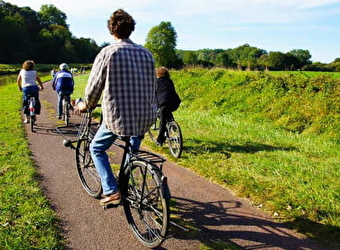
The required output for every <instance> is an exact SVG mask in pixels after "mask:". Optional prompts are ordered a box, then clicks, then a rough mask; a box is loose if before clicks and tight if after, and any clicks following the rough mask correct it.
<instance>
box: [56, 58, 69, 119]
mask: <svg viewBox="0 0 340 250" xmlns="http://www.w3.org/2000/svg"><path fill="white" fill-rule="evenodd" d="M59 68H60V71H58V72H57V73H56V74H55V76H54V78H53V82H52V87H53V89H54V90H55V91H56V92H57V94H58V104H57V117H58V119H59V120H60V119H61V117H62V116H61V115H62V113H63V102H62V97H63V95H68V96H70V95H71V94H72V93H73V89H74V80H73V75H72V74H71V72H69V71H68V65H67V64H66V63H62V64H60V66H59Z"/></svg>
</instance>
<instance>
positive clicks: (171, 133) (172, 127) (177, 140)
mask: <svg viewBox="0 0 340 250" xmlns="http://www.w3.org/2000/svg"><path fill="white" fill-rule="evenodd" d="M167 130H168V131H167V132H168V135H167V137H168V142H169V148H170V152H171V154H172V155H173V156H174V157H176V158H179V157H181V154H182V150H183V137H182V131H181V128H180V127H179V125H178V123H177V122H176V121H171V122H170V123H169V124H167Z"/></svg>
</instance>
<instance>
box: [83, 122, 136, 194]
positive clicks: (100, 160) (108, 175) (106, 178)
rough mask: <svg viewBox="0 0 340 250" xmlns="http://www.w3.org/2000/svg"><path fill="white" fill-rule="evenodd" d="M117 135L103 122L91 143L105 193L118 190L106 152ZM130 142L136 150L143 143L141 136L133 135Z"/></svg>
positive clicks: (92, 154)
mask: <svg viewBox="0 0 340 250" xmlns="http://www.w3.org/2000/svg"><path fill="white" fill-rule="evenodd" d="M117 137H118V136H117V135H116V134H114V133H113V132H112V131H111V130H109V129H107V128H106V126H105V125H104V124H102V125H101V126H100V127H99V129H98V131H97V133H96V135H95V136H94V138H93V140H92V142H91V145H90V152H91V156H92V159H93V162H94V165H95V166H96V169H97V171H98V173H99V176H100V180H101V183H102V187H103V194H104V195H109V194H112V193H115V192H117V191H118V185H117V179H116V177H115V176H114V174H113V172H112V169H111V166H110V162H109V157H108V155H107V153H106V150H108V149H109V148H110V147H111V145H112V144H113V142H114V141H115V140H116V139H117ZM130 143H131V146H132V148H133V149H134V150H135V149H137V150H138V149H139V147H140V144H141V137H138V136H131V139H130Z"/></svg>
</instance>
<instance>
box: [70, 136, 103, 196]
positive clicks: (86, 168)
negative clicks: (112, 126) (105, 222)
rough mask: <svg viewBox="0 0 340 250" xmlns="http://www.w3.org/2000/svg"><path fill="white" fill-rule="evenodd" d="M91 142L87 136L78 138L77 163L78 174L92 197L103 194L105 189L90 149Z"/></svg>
mask: <svg viewBox="0 0 340 250" xmlns="http://www.w3.org/2000/svg"><path fill="white" fill-rule="evenodd" d="M90 142H91V141H90V140H88V139H87V138H82V139H79V140H78V143H77V147H76V165H77V171H78V176H79V179H80V182H81V184H82V186H83V187H84V189H85V190H86V192H87V193H88V194H89V195H91V196H92V197H95V198H98V197H99V196H100V195H101V194H102V191H103V189H102V185H101V181H100V177H99V174H98V172H97V170H96V167H95V166H94V163H93V160H92V157H91V154H90V151H89V148H90Z"/></svg>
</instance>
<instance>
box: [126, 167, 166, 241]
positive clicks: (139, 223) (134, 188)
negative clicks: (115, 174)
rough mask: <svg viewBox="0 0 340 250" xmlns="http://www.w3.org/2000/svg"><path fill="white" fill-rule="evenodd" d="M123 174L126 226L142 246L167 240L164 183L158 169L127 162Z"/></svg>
mask: <svg viewBox="0 0 340 250" xmlns="http://www.w3.org/2000/svg"><path fill="white" fill-rule="evenodd" d="M124 173H125V175H124V180H123V186H124V187H123V188H121V189H122V194H123V197H124V199H123V205H124V212H125V215H126V218H127V221H128V224H129V226H130V228H131V229H132V231H133V232H134V235H135V236H136V237H137V239H138V240H139V241H140V242H141V243H142V244H143V245H144V246H147V247H149V248H155V247H158V246H160V245H161V244H162V243H163V241H164V240H165V238H166V236H167V233H168V227H169V221H170V208H169V199H170V197H169V196H170V195H167V194H165V191H167V190H169V188H168V187H167V183H166V182H163V181H162V173H161V171H160V170H159V168H157V167H156V166H153V165H150V164H148V163H146V162H143V161H132V162H130V164H129V166H128V167H127V168H126V169H125V172H124ZM144 174H145V176H144ZM144 180H145V182H144ZM120 184H121V181H120ZM165 186H166V187H165Z"/></svg>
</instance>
